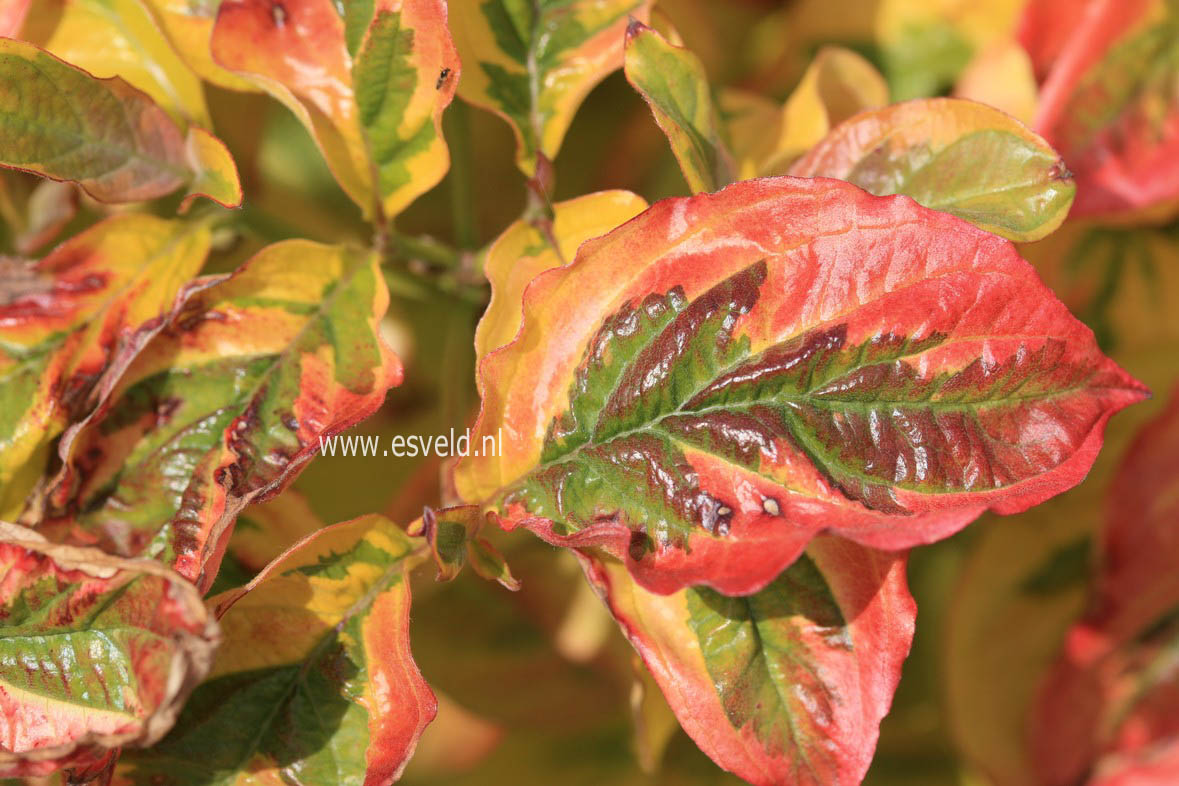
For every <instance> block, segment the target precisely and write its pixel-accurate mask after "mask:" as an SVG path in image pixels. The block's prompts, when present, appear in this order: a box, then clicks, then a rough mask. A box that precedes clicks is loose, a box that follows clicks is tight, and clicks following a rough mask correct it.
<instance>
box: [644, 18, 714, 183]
mask: <svg viewBox="0 0 1179 786" xmlns="http://www.w3.org/2000/svg"><path fill="white" fill-rule="evenodd" d="M625 69H626V78H627V79H628V80H629V81H630V83H631V85H632V86H634V88H635V90H638V91H639V93H640V95H642V96H643V98H644V99H645V100H646V102H647V104H648V105H649V106H650V107H651V111H652V113H654V115H655V121H656V122H657V123H658V124H659V127H660V128H661V129H662V130H663V133H664V134H666V135H667V139H668V141H669V142H670V143H671V149H672V152H673V153H675V157H676V160H677V161H679V164H680V171H681V172H683V173H684V178H685V179H686V180H687V181H688V187H689V188H691V189H692V191H693V192H700V191H716V190H717V189H718V188H721V187H722V186H726V185H728V184H729V183H731V182H733V181H734V180H736V179H737V178H736V175H735V172H734V165H733V161H732V155H731V154H730V153H729V151H728V149H727V147H726V146H725V143H724V142H723V141H722V139H721V130H720V123H719V122H718V120H717V113H716V109H715V107H714V106H713V103H712V89H711V87H710V86H709V84H708V75H707V74H706V73H705V72H704V65H703V63H701V62H700V58H698V57H696V55H694V54H692V53H691V52H690V51H688V50H687V49H685V48H683V47H679V46H673V45H672V44H670V43H668V42H667V41H666V40H664V38H663V36H661V35H659V33H657V32H655V31H654V30H652V29H651V28H649V27H647V26H646V25H644V24H643V23H642V22H639V21H637V20H632V21H631V23H630V25H629V26H628V27H627V28H626V62H625Z"/></svg>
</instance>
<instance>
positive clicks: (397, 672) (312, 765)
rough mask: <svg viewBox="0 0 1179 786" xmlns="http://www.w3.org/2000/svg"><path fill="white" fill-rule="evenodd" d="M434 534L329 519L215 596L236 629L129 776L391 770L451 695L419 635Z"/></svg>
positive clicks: (155, 778) (157, 784)
mask: <svg viewBox="0 0 1179 786" xmlns="http://www.w3.org/2000/svg"><path fill="white" fill-rule="evenodd" d="M422 556H423V554H422V549H421V548H420V544H418V543H415V542H414V541H413V540H411V539H410V538H408V537H406V535H405V533H404V532H402V531H401V530H400V529H398V528H397V527H396V526H395V525H393V524H392V523H391V522H389V521H388V520H387V519H385V518H383V517H381V516H364V517H361V518H359V519H355V520H353V521H348V522H345V523H343V524H337V525H335V526H332V527H328V528H327V529H324V530H321V531H320V532H318V533H316V534H315V535H313V536H311V537H310V538H308V539H307V540H305V541H303V542H301V543H299V544H298V545H296V546H295V547H293V548H292V549H291V550H289V551H288V552H286V553H285V554H284V555H283V556H281V557H279V558H278V559H277V560H276V561H275V562H274V563H272V564H271V565H270V566H269V567H267V568H266V570H265V571H264V572H263V573H262V574H261V575H259V576H258V577H257V578H256V579H254V580H253V581H252V582H250V584H249V585H248V586H247V587H245V588H242V589H239V590H230V591H229V592H226V593H223V594H222V595H218V596H217V597H216V598H213V599H212V600H211V601H210V604H211V605H212V606H213V607H214V608H215V609H216V611H217V614H218V616H219V617H220V622H221V627H222V630H223V631H224V632H225V643H224V644H223V645H222V646H221V649H220V650H218V652H217V658H216V660H215V662H214V665H213V671H212V673H211V674H210V675H209V679H208V680H207V681H205V682H204V683H203V684H202V685H200V686H199V687H198V688H197V689H196V691H195V692H194V693H193V695H192V698H191V699H190V700H189V702H188V704H187V705H186V706H185V708H184V711H183V712H182V713H181V715H180V718H179V719H178V720H177V722H176V727H175V728H174V729H173V730H172V733H171V734H169V735H168V736H167V737H166V738H164V740H163V741H162V742H160V743H159V744H158V745H156V746H155V747H154V748H151V749H150V750H145V751H135V752H129V753H125V754H124V756H123V758H122V759H121V761H120V763H119V769H118V771H117V772H116V774H115V778H114V782H115V783H117V784H151V786H169V785H171V784H176V785H177V786H179V785H180V784H207V783H238V782H245V781H247V780H248V781H250V782H267V783H284V782H292V781H294V782H299V783H325V784H326V783H340V784H353V783H355V784H360V783H366V784H379V783H391V782H393V781H394V780H395V779H396V778H397V777H398V776H399V775H400V773H401V771H402V769H403V768H404V766H405V763H406V761H407V760H408V759H409V757H410V756H411V755H412V754H413V750H414V746H415V745H416V744H417V739H418V736H419V735H420V734H421V732H422V729H424V728H425V726H426V724H428V723H429V722H430V721H431V720H432V719H433V717H434V713H435V712H436V709H437V702H436V701H435V699H434V694H433V693H432V692H431V691H430V688H429V686H428V685H427V684H426V682H425V681H424V680H423V679H422V675H421V673H420V672H419V671H418V668H417V665H416V664H415V663H414V662H413V656H412V654H411V653H410V649H409V607H410V590H409V581H408V571H409V569H410V568H411V567H412V566H413V565H414V564H416V563H417V562H419V561H420V559H421V557H422Z"/></svg>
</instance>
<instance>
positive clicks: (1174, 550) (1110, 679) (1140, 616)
mask: <svg viewBox="0 0 1179 786" xmlns="http://www.w3.org/2000/svg"><path fill="white" fill-rule="evenodd" d="M1177 491H1179V389H1177V390H1176V392H1175V394H1174V395H1173V396H1172V399H1171V401H1170V403H1169V405H1168V408H1167V410H1166V412H1164V413H1163V415H1161V416H1160V417H1159V418H1158V419H1156V420H1155V421H1154V422H1152V423H1149V424H1147V425H1146V426H1145V427H1144V428H1143V429H1142V431H1141V432H1140V434H1139V436H1138V438H1137V439H1136V440H1135V442H1134V443H1133V445H1132V446H1131V447H1130V451H1129V453H1128V454H1127V457H1126V459H1125V460H1124V462H1123V463H1122V466H1121V468H1120V470H1119V472H1118V475H1117V476H1116V477H1115V479H1114V481H1113V483H1112V485H1111V488H1110V493H1109V510H1108V514H1107V518H1106V528H1105V533H1104V536H1103V542H1102V554H1101V557H1102V559H1101V572H1100V575H1099V576H1098V580H1097V583H1096V587H1095V593H1094V598H1093V599H1092V601H1091V603H1090V611H1089V612H1088V613H1087V614H1086V615H1085V618H1084V619H1083V620H1082V621H1081V622H1079V623H1078V624H1077V625H1076V626H1074V628H1073V629H1072V630H1071V631H1070V632H1069V635H1068V638H1067V640H1066V642H1065V647H1064V653H1063V655H1062V656H1061V658H1060V660H1059V661H1058V663H1057V664H1056V666H1055V667H1054V668H1053V670H1052V671H1051V672H1050V674H1049V675H1048V677H1047V679H1046V680H1045V682H1044V685H1043V687H1042V691H1041V696H1040V702H1039V706H1038V707H1037V709H1036V712H1035V716H1034V723H1033V734H1032V747H1033V753H1034V755H1035V758H1036V763H1037V767H1038V769H1039V771H1040V773H1041V775H1042V777H1043V779H1044V782H1045V783H1047V784H1050V785H1055V784H1060V785H1061V786H1064V785H1065V784H1072V783H1074V782H1075V781H1076V778H1078V777H1079V776H1080V775H1082V774H1083V773H1084V772H1086V771H1088V770H1090V769H1093V768H1095V767H1096V768H1097V769H1101V770H1104V769H1105V768H1106V762H1107V760H1115V759H1119V758H1124V757H1131V758H1134V757H1139V756H1145V757H1146V759H1148V760H1149V762H1138V763H1133V762H1132V763H1130V764H1124V765H1123V764H1110V765H1109V766H1110V767H1114V768H1121V767H1123V766H1124V767H1126V768H1128V769H1126V770H1125V772H1123V774H1122V775H1119V776H1118V778H1119V779H1112V780H1111V781H1110V782H1111V783H1138V781H1137V780H1134V779H1133V778H1134V777H1137V776H1132V775H1131V774H1130V773H1133V772H1137V771H1138V768H1139V766H1141V767H1142V768H1143V771H1144V772H1145V771H1150V770H1156V771H1157V769H1158V767H1159V766H1160V764H1159V760H1156V758H1155V756H1154V754H1148V751H1149V750H1150V749H1153V748H1159V747H1165V746H1170V747H1171V748H1174V747H1175V746H1176V745H1179V714H1176V712H1175V707H1176V706H1179V659H1176V657H1175V651H1176V646H1177V645H1179V574H1177V573H1176V570H1175V566H1176V565H1177V564H1179V493H1176V492H1177ZM1164 760H1167V761H1171V762H1172V763H1171V764H1170V765H1167V766H1168V767H1170V769H1169V772H1170V777H1171V779H1172V781H1171V782H1174V780H1175V779H1179V767H1177V766H1175V762H1174V753H1173V752H1172V753H1171V754H1170V755H1169V758H1168V757H1164ZM1143 777H1144V778H1145V777H1146V776H1145V775H1143ZM1098 782H1101V783H1105V781H1103V780H1099V781H1098ZM1143 782H1151V781H1149V780H1144V781H1143Z"/></svg>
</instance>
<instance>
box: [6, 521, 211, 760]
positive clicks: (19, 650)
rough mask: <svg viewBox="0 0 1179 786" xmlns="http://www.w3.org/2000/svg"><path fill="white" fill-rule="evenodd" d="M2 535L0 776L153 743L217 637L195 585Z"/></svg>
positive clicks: (158, 570)
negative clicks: (124, 746)
mask: <svg viewBox="0 0 1179 786" xmlns="http://www.w3.org/2000/svg"><path fill="white" fill-rule="evenodd" d="M0 534H2V535H3V540H2V541H0V566H2V567H0V572H2V574H3V577H4V580H3V582H2V583H0V607H2V609H3V611H2V614H3V620H4V637H3V642H4V643H3V648H4V650H5V651H6V655H5V657H3V658H0V738H2V739H3V744H2V745H0V777H5V778H11V777H22V776H34V775H46V774H48V773H51V772H53V771H55V770H57V769H60V768H62V767H67V766H69V767H84V766H85V765H87V764H92V763H95V762H98V761H101V760H103V759H104V758H106V756H107V755H108V754H109V753H110V750H111V749H112V748H117V747H118V746H123V745H129V746H134V745H151V744H153V743H154V742H156V741H157V740H158V739H159V738H160V737H162V736H163V735H164V734H165V733H166V732H167V731H168V729H169V728H170V727H171V725H172V722H173V721H174V720H175V718H176V715H177V714H178V713H179V712H180V707H181V705H182V704H183V702H184V700H185V698H186V697H187V696H188V694H189V692H190V691H191V690H192V689H193V687H194V686H195V685H196V684H197V683H198V682H199V681H200V680H201V678H202V677H204V675H205V674H206V673H207V672H208V670H209V666H210V664H211V662H212V659H213V648H214V647H215V646H216V644H217V641H218V638H219V636H218V629H217V624H216V623H215V622H214V621H213V619H212V618H211V617H210V616H209V614H208V613H207V612H206V610H205V606H204V604H203V603H202V602H201V598H200V595H198V594H197V591H196V589H195V588H194V587H193V586H192V585H191V584H189V583H188V582H186V581H184V580H183V579H181V578H180V577H179V576H177V575H176V574H174V573H172V572H171V571H169V570H167V569H166V568H164V567H163V566H162V565H159V564H157V563H155V562H152V561H150V560H124V559H117V558H115V557H110V556H107V555H105V554H103V553H102V552H99V551H97V550H94V549H79V548H72V547H69V546H56V545H50V544H48V543H45V542H43V540H42V539H40V538H39V536H37V535H36V534H35V533H33V532H30V531H22V530H21V528H18V527H13V526H11V525H3V528H2V531H0Z"/></svg>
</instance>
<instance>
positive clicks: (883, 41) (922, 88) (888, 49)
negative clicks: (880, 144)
mask: <svg viewBox="0 0 1179 786" xmlns="http://www.w3.org/2000/svg"><path fill="white" fill-rule="evenodd" d="M1025 2H1027V0H991V2H988V3H971V2H963V0H880V2H879V3H876V4H875V8H874V10H875V17H876V18H875V20H874V22H875V24H874V26H875V32H876V35H875V39H876V40H875V43H876V46H877V47H878V48H879V52H880V54H879V57H880V59H881V61H882V62H883V66H884V73H885V75H886V76H887V77H888V84H889V88H890V92H891V93H892V96H893V98H894V99H896V100H898V101H903V100H908V99H912V98H921V97H924V96H934V95H938V94H939V93H942V92H943V91H944V90H945V89H946V88H948V87H950V86H951V85H952V84H953V83H954V81H955V79H956V78H957V77H958V74H959V73H961V71H962V69H963V68H965V67H966V65H967V64H968V63H969V62H970V60H971V58H972V57H973V56H974V54H976V53H978V52H982V51H985V50H986V49H987V48H988V47H989V46H990V45H992V44H994V43H996V42H997V41H1000V40H1003V39H1005V38H1007V37H1009V36H1010V34H1011V31H1012V29H1013V28H1014V27H1015V24H1016V22H1017V20H1018V18H1019V13H1020V11H1021V10H1022V8H1023V5H1024V3H1025ZM820 7H821V8H822V9H823V10H824V11H825V12H827V13H830V10H829V8H828V7H826V6H820Z"/></svg>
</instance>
